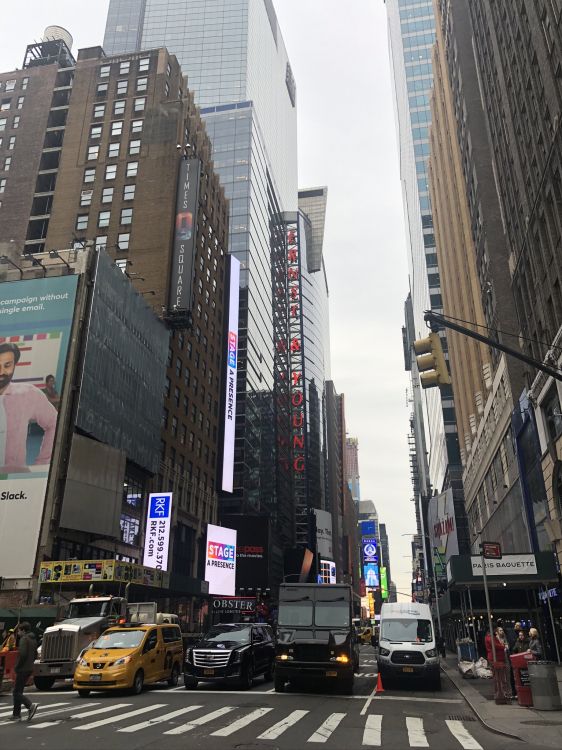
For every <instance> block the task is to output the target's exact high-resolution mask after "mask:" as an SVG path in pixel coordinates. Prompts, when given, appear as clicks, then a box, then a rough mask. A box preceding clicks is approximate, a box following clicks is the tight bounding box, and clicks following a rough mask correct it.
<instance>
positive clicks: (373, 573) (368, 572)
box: [363, 563, 380, 589]
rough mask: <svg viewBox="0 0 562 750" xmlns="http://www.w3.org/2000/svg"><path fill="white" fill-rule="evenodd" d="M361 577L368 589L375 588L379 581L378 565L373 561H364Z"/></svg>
mask: <svg viewBox="0 0 562 750" xmlns="http://www.w3.org/2000/svg"><path fill="white" fill-rule="evenodd" d="M363 578H364V579H365V585H366V586H367V588H368V589H374V588H376V587H377V586H378V585H379V583H380V581H379V566H378V565H376V564H375V563H365V564H364V565H363Z"/></svg>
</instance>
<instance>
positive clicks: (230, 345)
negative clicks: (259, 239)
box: [221, 255, 240, 593]
mask: <svg viewBox="0 0 562 750" xmlns="http://www.w3.org/2000/svg"><path fill="white" fill-rule="evenodd" d="M239 298H240V261H239V260H237V259H236V258H235V257H234V256H232V255H231V256H230V294H229V305H228V328H227V333H226V335H227V341H226V346H227V352H226V398H225V405H224V442H223V454H222V489H223V491H224V492H232V490H233V484H234V437H235V432H236V377H237V373H238V304H239ZM221 593H224V592H221Z"/></svg>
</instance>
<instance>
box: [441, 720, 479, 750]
mask: <svg viewBox="0 0 562 750" xmlns="http://www.w3.org/2000/svg"><path fill="white" fill-rule="evenodd" d="M445 724H446V725H447V726H448V727H449V729H450V730H451V734H452V735H453V737H455V738H456V739H457V740H458V741H459V742H460V744H461V747H463V748H464V750H482V745H479V744H478V742H476V740H475V739H474V737H473V736H472V735H471V734H470V733H469V732H468V730H467V729H466V727H465V726H464V724H463V723H462V721H453V720H452V719H447V720H446V721H445Z"/></svg>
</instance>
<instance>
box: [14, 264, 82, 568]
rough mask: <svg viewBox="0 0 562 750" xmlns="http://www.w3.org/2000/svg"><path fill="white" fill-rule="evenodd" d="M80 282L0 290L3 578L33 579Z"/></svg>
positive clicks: (59, 280)
mask: <svg viewBox="0 0 562 750" xmlns="http://www.w3.org/2000/svg"><path fill="white" fill-rule="evenodd" d="M77 284H78V277H77V276H73V275H72V276H57V277H52V278H44V279H30V280H28V281H13V282H4V283H2V284H0V575H1V576H2V577H5V578H27V577H29V576H31V575H32V573H33V567H34V563H35V552H36V549H37V541H38V538H39V530H40V526H41V518H42V515H43V505H44V502H45V492H46V489H47V480H48V476H49V469H50V465H51V455H52V451H53V444H54V441H55V433H56V428H57V418H58V410H59V408H60V396H61V393H62V390H63V385H64V382H63V381H64V375H65V370H66V359H67V353H68V346H69V341H70V332H71V328H72V320H73V316H74V304H75V300H76V289H77Z"/></svg>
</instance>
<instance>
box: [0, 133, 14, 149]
mask: <svg viewBox="0 0 562 750" xmlns="http://www.w3.org/2000/svg"><path fill="white" fill-rule="evenodd" d="M3 142H4V138H3V137H2V136H1V135H0V148H2V144H3ZM6 147H7V149H8V151H13V150H14V149H15V147H16V136H15V135H12V136H10V138H8V140H7V141H6Z"/></svg>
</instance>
